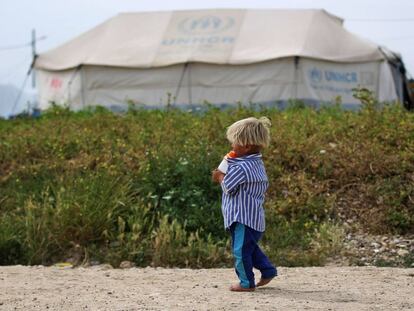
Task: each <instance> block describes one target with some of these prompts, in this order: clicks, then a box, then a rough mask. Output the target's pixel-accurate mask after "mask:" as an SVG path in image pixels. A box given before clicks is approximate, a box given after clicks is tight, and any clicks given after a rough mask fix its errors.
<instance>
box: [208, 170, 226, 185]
mask: <svg viewBox="0 0 414 311" xmlns="http://www.w3.org/2000/svg"><path fill="white" fill-rule="evenodd" d="M224 175H225V174H224V173H223V172H221V171H220V170H218V169H215V170H214V171H213V173H212V174H211V179H212V180H213V182H216V183H218V184H221V182H222V181H223V178H224Z"/></svg>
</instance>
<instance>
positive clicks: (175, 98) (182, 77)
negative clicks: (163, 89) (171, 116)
mask: <svg viewBox="0 0 414 311" xmlns="http://www.w3.org/2000/svg"><path fill="white" fill-rule="evenodd" d="M187 67H188V63H185V64H184V67H183V71H182V72H181V77H180V80H179V82H178V85H177V89H176V90H175V95H174V101H173V105H174V106H175V105H176V104H177V98H178V95H179V94H180V89H181V85H182V83H183V79H184V75H185V71H186V70H187Z"/></svg>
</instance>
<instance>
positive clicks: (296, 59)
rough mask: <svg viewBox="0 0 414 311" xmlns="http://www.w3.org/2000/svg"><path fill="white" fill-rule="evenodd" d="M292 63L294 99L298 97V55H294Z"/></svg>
mask: <svg viewBox="0 0 414 311" xmlns="http://www.w3.org/2000/svg"><path fill="white" fill-rule="evenodd" d="M294 63H295V75H294V79H295V81H294V83H295V89H294V97H295V100H297V99H298V84H299V81H298V78H299V56H295V58H294Z"/></svg>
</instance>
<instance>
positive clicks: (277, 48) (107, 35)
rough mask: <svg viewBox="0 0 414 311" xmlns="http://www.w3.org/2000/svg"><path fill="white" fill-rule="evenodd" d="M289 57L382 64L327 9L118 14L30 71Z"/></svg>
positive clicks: (367, 44) (374, 47)
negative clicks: (91, 66) (36, 69)
mask: <svg viewBox="0 0 414 311" xmlns="http://www.w3.org/2000/svg"><path fill="white" fill-rule="evenodd" d="M292 56H301V57H308V58H315V59H321V60H327V61H334V62H366V61H375V60H380V59H384V55H383V54H382V53H381V51H380V50H379V48H378V46H377V45H375V44H373V43H371V42H368V41H367V40H364V39H361V38H360V37H358V36H356V35H354V34H352V33H350V32H348V31H347V30H346V29H345V28H344V27H343V20H342V19H340V18H338V17H336V16H334V15H332V14H329V13H328V12H326V11H324V10H275V9H269V10H245V9H217V10H194V11H172V12H171V11H165V12H141V13H122V14H119V15H117V16H115V17H113V18H111V19H109V20H107V21H105V22H104V23H102V24H100V25H98V26H96V27H95V28H93V29H91V30H89V31H87V32H85V33H83V34H81V35H80V36H78V37H76V38H74V39H72V40H71V41H69V42H67V43H65V44H63V45H61V46H59V47H57V48H55V49H53V50H50V51H48V52H46V53H42V54H40V55H39V56H38V58H37V59H36V62H35V67H36V68H38V69H45V70H64V69H70V68H74V67H77V66H80V65H100V66H115V67H129V68H150V67H161V66H168V65H173V64H179V63H187V62H205V63H213V64H251V63H257V62H263V61H267V60H271V59H277V58H283V57H292Z"/></svg>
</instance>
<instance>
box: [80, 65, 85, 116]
mask: <svg viewBox="0 0 414 311" xmlns="http://www.w3.org/2000/svg"><path fill="white" fill-rule="evenodd" d="M79 70H80V77H81V79H80V88H81V103H82V108H85V88H84V81H83V80H84V79H85V72H84V69H83V66H82V65H80V66H79Z"/></svg>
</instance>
